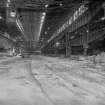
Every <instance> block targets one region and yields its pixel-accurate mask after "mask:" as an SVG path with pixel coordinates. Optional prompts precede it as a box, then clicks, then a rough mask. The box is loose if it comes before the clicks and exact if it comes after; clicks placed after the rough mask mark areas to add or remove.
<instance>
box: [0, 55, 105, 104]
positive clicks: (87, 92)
mask: <svg viewBox="0 0 105 105" xmlns="http://www.w3.org/2000/svg"><path fill="white" fill-rule="evenodd" d="M0 105H105V64H100V63H98V64H94V63H93V62H92V61H90V60H87V59H85V58H81V59H70V58H66V59H65V58H59V57H45V56H40V55H36V56H32V57H31V58H29V59H27V58H24V59H23V58H21V57H6V56H4V57H3V56H1V57H0Z"/></svg>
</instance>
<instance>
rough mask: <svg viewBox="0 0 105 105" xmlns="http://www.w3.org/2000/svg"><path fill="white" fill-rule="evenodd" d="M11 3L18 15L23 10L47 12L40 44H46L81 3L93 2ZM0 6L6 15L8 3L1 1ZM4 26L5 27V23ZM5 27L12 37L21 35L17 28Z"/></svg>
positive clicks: (33, 0)
mask: <svg viewBox="0 0 105 105" xmlns="http://www.w3.org/2000/svg"><path fill="white" fill-rule="evenodd" d="M10 1H11V6H13V7H14V8H15V9H16V10H17V11H18V13H20V11H21V10H26V11H27V10H28V11H35V12H41V13H43V12H46V17H45V20H44V23H43V27H42V30H41V34H40V42H41V43H44V42H45V41H46V40H48V38H50V37H51V35H52V34H53V33H54V31H55V30H56V29H57V28H58V27H59V25H61V24H62V23H63V22H64V21H65V20H66V18H67V16H68V14H70V13H72V12H73V11H74V10H75V9H76V8H77V7H78V6H79V5H80V4H81V3H89V2H90V1H91V0H10ZM0 6H1V8H2V9H0V13H1V14H5V11H3V10H4V8H5V6H6V1H5V0H0ZM46 6H47V7H46ZM1 10H2V11H1ZM4 17H5V16H4ZM3 22H4V21H2V23H3ZM2 25H4V23H3V24H2ZM2 25H1V27H2ZM3 27H4V29H5V28H7V30H9V31H8V32H9V33H10V34H11V35H12V36H17V35H19V34H21V33H19V30H18V29H17V28H16V26H15V25H12V26H11V27H10V26H9V27H6V26H5V25H4V26H3ZM1 29H2V28H1ZM7 30H6V31H7ZM16 33H17V34H16ZM19 36H20V35H19Z"/></svg>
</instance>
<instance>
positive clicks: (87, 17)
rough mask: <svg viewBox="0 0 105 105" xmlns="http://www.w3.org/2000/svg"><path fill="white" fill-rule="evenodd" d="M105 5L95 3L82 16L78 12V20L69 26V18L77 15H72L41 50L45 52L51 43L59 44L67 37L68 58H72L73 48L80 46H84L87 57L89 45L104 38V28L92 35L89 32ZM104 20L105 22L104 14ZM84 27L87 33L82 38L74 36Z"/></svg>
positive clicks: (104, 9)
mask: <svg viewBox="0 0 105 105" xmlns="http://www.w3.org/2000/svg"><path fill="white" fill-rule="evenodd" d="M103 4H104V2H94V3H91V4H89V5H88V7H86V8H87V9H86V11H84V13H83V14H82V15H81V16H79V15H78V12H77V13H76V14H77V16H76V17H78V18H77V19H74V20H75V21H72V24H71V22H70V24H69V20H70V19H69V18H72V17H73V18H75V17H74V16H75V15H71V16H70V17H69V18H68V20H67V21H66V22H65V23H64V24H62V25H61V26H59V27H60V28H58V29H57V30H56V31H55V32H54V33H53V35H52V36H51V37H50V38H49V39H48V40H47V42H46V43H45V44H44V45H42V47H41V48H42V49H43V50H44V49H46V48H47V49H48V48H49V45H51V44H50V43H52V45H53V42H54V43H56V42H59V41H60V40H62V39H61V38H62V37H63V36H65V38H66V40H65V47H66V56H70V52H71V51H70V50H71V46H80V45H82V46H83V48H84V55H86V53H87V49H88V43H90V42H92V41H94V40H96V39H98V38H99V37H102V36H103V35H104V34H105V32H104V28H102V29H100V30H97V31H94V32H91V33H90V30H89V27H90V25H89V24H91V23H92V21H94V20H93V19H94V18H95V17H96V14H98V13H99V12H100V11H101V10H103V11H105V8H103ZM86 6H87V5H86ZM81 13H82V12H81ZM74 14H75V12H74ZM102 19H103V22H104V12H103V18H102ZM66 23H67V24H66ZM95 24H96V23H95ZM83 27H86V30H85V31H86V32H85V33H83V35H82V36H81V35H79V33H77V34H74V33H76V31H77V30H79V29H80V28H83ZM79 36H80V37H79ZM81 40H82V41H81Z"/></svg>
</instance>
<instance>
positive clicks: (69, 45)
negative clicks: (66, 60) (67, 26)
mask: <svg viewBox="0 0 105 105" xmlns="http://www.w3.org/2000/svg"><path fill="white" fill-rule="evenodd" d="M65 37H66V57H70V55H71V44H70V35H69V33H66V36H65Z"/></svg>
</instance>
